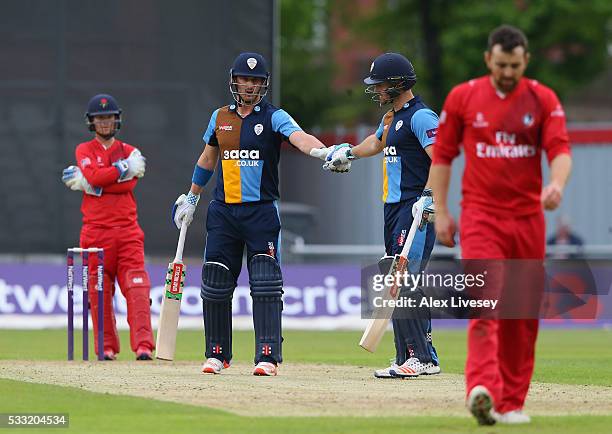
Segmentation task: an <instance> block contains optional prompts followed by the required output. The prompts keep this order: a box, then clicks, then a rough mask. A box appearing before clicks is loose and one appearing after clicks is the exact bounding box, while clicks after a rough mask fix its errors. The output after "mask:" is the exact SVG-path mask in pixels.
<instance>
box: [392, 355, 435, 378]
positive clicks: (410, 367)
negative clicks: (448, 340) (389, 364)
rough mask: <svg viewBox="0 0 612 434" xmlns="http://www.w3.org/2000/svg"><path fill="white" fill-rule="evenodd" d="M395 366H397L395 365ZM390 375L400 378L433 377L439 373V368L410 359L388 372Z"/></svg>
mask: <svg viewBox="0 0 612 434" xmlns="http://www.w3.org/2000/svg"><path fill="white" fill-rule="evenodd" d="M396 366H397V365H396ZM389 372H390V373H391V375H393V376H395V377H400V378H407V377H418V376H419V375H435V374H439V373H440V367H439V366H436V365H434V364H433V363H432V362H427V363H421V361H420V360H419V359H417V358H416V357H411V358H409V359H408V360H406V361H405V362H404V364H403V365H401V366H397V367H396V368H395V369H391V370H390V371H389Z"/></svg>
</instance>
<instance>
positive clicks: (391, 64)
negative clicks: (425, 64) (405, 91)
mask: <svg viewBox="0 0 612 434" xmlns="http://www.w3.org/2000/svg"><path fill="white" fill-rule="evenodd" d="M416 78H417V77H416V73H415V72H414V67H413V66H412V63H410V60H408V59H406V58H405V57H404V56H402V55H401V54H399V53H385V54H381V55H380V56H378V57H377V58H376V59H374V62H372V66H371V67H370V75H369V76H367V77H366V78H365V79H364V80H363V82H364V83H365V84H367V85H373V84H380V83H383V82H385V81H395V80H405V81H407V82H409V84H410V87H412V86H414V84H415V83H416Z"/></svg>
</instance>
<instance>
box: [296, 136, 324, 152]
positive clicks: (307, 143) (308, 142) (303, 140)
mask: <svg viewBox="0 0 612 434" xmlns="http://www.w3.org/2000/svg"><path fill="white" fill-rule="evenodd" d="M289 142H290V143H291V144H292V145H293V146H295V147H296V148H298V149H299V150H300V151H302V152H303V153H304V154H306V155H310V151H311V150H313V149H315V148H325V147H326V146H325V145H324V144H323V143H322V142H321V141H320V140H319V139H317V138H316V137H315V136H313V135H311V134H307V133H305V132H304V131H295V132H294V133H292V134H291V136H289Z"/></svg>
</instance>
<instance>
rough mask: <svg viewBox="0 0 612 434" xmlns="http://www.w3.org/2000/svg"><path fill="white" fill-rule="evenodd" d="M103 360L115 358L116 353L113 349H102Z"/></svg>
mask: <svg viewBox="0 0 612 434" xmlns="http://www.w3.org/2000/svg"><path fill="white" fill-rule="evenodd" d="M104 360H117V354H115V352H114V351H113V350H106V351H104Z"/></svg>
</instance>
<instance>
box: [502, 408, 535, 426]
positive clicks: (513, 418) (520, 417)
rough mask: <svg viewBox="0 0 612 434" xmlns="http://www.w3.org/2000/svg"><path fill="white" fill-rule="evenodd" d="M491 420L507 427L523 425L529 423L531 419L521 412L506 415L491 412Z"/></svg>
mask: <svg viewBox="0 0 612 434" xmlns="http://www.w3.org/2000/svg"><path fill="white" fill-rule="evenodd" d="M493 418H494V419H495V420H496V421H497V422H498V423H502V424H507V425H519V424H523V423H530V422H531V418H530V417H529V416H528V415H526V414H525V413H523V410H512V411H508V412H506V413H498V412H496V411H494V412H493Z"/></svg>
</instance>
